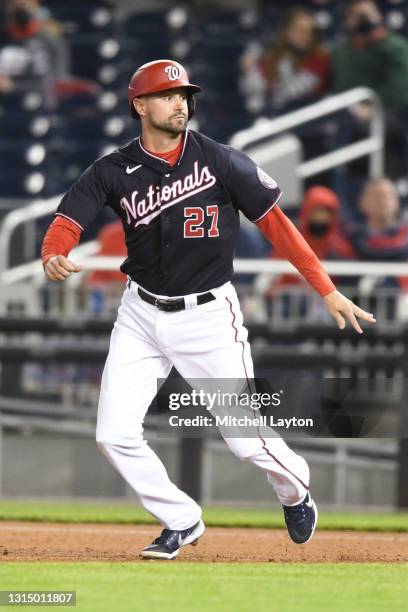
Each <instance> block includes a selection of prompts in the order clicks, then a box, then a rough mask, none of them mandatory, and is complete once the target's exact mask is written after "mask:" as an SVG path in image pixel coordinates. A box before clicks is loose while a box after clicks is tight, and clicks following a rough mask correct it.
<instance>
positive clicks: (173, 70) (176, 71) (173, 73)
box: [164, 65, 181, 81]
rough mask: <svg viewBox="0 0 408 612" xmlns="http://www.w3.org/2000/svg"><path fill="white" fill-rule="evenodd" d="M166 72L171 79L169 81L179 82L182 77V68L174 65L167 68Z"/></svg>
mask: <svg viewBox="0 0 408 612" xmlns="http://www.w3.org/2000/svg"><path fill="white" fill-rule="evenodd" d="M164 72H165V73H166V74H167V76H168V77H169V81H177V79H179V78H180V76H181V72H180V68H179V67H178V66H174V65H171V66H166V68H165V69H164Z"/></svg>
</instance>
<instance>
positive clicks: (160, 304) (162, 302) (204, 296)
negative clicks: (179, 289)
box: [137, 287, 215, 312]
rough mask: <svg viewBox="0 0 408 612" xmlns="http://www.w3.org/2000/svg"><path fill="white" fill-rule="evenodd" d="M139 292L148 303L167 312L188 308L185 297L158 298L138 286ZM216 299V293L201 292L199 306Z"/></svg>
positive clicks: (198, 300) (198, 296) (198, 297)
mask: <svg viewBox="0 0 408 612" xmlns="http://www.w3.org/2000/svg"><path fill="white" fill-rule="evenodd" d="M137 292H138V294H139V295H140V297H141V298H142V300H144V301H145V302H147V303H148V304H151V305H152V306H156V308H158V309H159V310H164V311H165V312H177V311H179V310H185V309H186V302H185V300H184V298H177V299H175V300H166V299H164V298H156V297H154V295H150V293H147V292H146V291H144V290H143V289H142V288H141V287H138V288H137ZM212 300H215V295H214V294H213V293H211V291H208V292H207V293H201V294H200V295H197V306H201V304H207V302H211V301H212Z"/></svg>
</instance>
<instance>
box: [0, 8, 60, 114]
mask: <svg viewBox="0 0 408 612" xmlns="http://www.w3.org/2000/svg"><path fill="white" fill-rule="evenodd" d="M5 14H6V32H5V40H4V44H3V47H2V48H1V49H0V94H1V93H3V94H7V93H9V92H13V91H17V92H19V91H30V90H34V91H39V92H40V93H41V94H42V96H43V97H44V100H45V103H46V105H47V106H48V107H49V108H52V107H53V106H54V105H55V83H56V82H57V81H58V80H59V79H64V78H65V77H66V76H67V75H68V73H69V52H68V48H67V46H66V45H65V42H64V40H63V39H62V38H61V36H60V35H59V32H58V28H57V27H56V25H55V22H53V21H52V20H51V19H50V18H49V16H48V17H47V14H46V13H44V11H42V9H41V7H39V5H38V2H37V0H8V2H7V4H6V6H5ZM52 24H54V26H52Z"/></svg>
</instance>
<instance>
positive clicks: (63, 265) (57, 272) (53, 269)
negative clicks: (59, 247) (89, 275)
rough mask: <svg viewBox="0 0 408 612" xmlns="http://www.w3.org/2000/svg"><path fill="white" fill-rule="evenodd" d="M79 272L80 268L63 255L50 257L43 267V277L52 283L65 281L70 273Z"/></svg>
mask: <svg viewBox="0 0 408 612" xmlns="http://www.w3.org/2000/svg"><path fill="white" fill-rule="evenodd" d="M81 270H82V268H81V266H77V265H76V264H74V262H73V261H70V260H69V259H67V258H66V257H64V256H63V255H55V257H51V258H50V259H49V260H48V261H47V263H46V265H45V266H44V272H45V276H46V277H47V278H48V280H52V281H62V280H65V279H66V278H68V276H70V275H71V274H72V272H81Z"/></svg>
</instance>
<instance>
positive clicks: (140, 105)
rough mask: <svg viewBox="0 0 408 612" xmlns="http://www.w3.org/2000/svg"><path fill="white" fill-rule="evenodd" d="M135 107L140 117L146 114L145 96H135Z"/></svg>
mask: <svg viewBox="0 0 408 612" xmlns="http://www.w3.org/2000/svg"><path fill="white" fill-rule="evenodd" d="M133 107H134V109H135V111H136V112H137V113H138V115H139V116H140V117H145V116H146V103H145V100H144V99H143V98H133Z"/></svg>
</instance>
